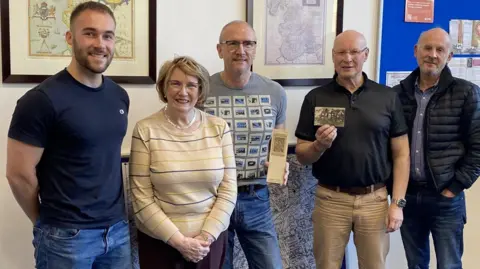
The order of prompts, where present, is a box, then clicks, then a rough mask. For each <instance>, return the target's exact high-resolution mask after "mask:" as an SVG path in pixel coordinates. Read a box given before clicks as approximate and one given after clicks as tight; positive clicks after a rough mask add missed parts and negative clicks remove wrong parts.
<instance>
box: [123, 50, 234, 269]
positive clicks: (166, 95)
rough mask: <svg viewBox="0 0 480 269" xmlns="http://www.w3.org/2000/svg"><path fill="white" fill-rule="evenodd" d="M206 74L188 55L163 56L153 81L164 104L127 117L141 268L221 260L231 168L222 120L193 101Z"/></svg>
mask: <svg viewBox="0 0 480 269" xmlns="http://www.w3.org/2000/svg"><path fill="white" fill-rule="evenodd" d="M208 80H209V76H208V72H207V71H206V69H205V68H204V67H203V66H201V65H200V64H198V63H197V62H196V61H195V60H193V59H192V58H189V57H178V58H175V59H174V60H173V61H168V62H166V63H165V64H164V65H163V66H162V68H161V70H160V73H159V77H158V81H157V91H158V94H159V96H160V99H161V100H162V101H163V102H164V103H166V105H165V106H164V107H163V108H162V109H160V110H159V111H158V112H156V113H154V114H153V115H151V116H148V117H147V118H145V119H142V120H140V121H139V122H138V123H137V124H136V125H135V128H134V131H133V136H132V148H131V155H130V169H129V171H130V188H131V195H132V204H133V208H134V213H135V221H136V225H137V228H138V245H139V259H140V267H141V268H142V269H148V268H155V269H159V268H209V269H210V268H221V267H222V264H223V259H224V256H225V246H226V242H227V233H226V232H225V231H226V230H227V228H228V225H229V221H230V215H231V214H232V211H233V208H234V206H235V203H236V199H237V184H236V170H235V158H234V153H233V145H232V136H231V133H230V128H229V126H228V124H227V123H226V122H225V120H223V119H221V118H218V117H215V116H211V115H209V114H206V113H205V112H203V111H201V110H200V109H198V107H201V106H202V105H203V102H204V101H205V99H206V95H207V93H208V89H209V82H208Z"/></svg>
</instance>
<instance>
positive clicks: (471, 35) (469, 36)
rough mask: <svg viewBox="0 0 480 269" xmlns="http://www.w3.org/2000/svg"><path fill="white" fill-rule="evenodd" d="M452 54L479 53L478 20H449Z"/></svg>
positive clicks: (479, 29)
mask: <svg viewBox="0 0 480 269" xmlns="http://www.w3.org/2000/svg"><path fill="white" fill-rule="evenodd" d="M449 32H450V33H449V34H450V38H451V40H452V46H453V54H480V20H459V19H455V20H450V24H449Z"/></svg>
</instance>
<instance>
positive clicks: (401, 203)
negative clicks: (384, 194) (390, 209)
mask: <svg viewBox="0 0 480 269" xmlns="http://www.w3.org/2000/svg"><path fill="white" fill-rule="evenodd" d="M392 203H394V204H396V205H397V206H398V207H400V208H404V207H405V206H406V205H407V200H405V199H403V198H400V199H397V198H393V199H392Z"/></svg>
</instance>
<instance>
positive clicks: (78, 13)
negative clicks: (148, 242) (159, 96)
mask: <svg viewBox="0 0 480 269" xmlns="http://www.w3.org/2000/svg"><path fill="white" fill-rule="evenodd" d="M115 25H116V23H115V19H114V16H113V13H112V11H111V10H110V9H109V8H108V7H107V6H105V5H103V4H100V3H96V2H86V3H83V4H80V5H78V6H77V7H76V8H75V9H74V10H73V12H72V14H71V18H70V31H68V32H67V33H66V41H67V42H68V44H69V45H71V46H72V60H71V63H70V64H69V66H68V67H67V68H65V69H64V70H62V71H60V72H58V73H57V74H55V75H53V76H52V77H50V78H48V79H47V80H45V81H44V82H42V83H41V84H39V85H38V86H37V87H35V88H34V89H32V90H30V91H28V92H27V93H26V94H25V95H24V96H22V97H21V98H20V99H19V100H18V103H17V106H16V108H15V111H14V113H13V118H12V121H11V125H10V129H9V132H8V137H9V139H8V146H7V148H8V150H7V152H8V153H7V178H8V182H9V184H10V187H11V189H12V191H13V194H14V196H15V198H16V200H17V202H18V203H19V205H20V206H21V208H22V209H23V211H24V212H25V214H26V215H27V216H28V218H29V219H30V220H31V221H32V223H33V224H34V228H33V235H34V239H33V245H34V247H35V261H36V268H38V269H43V268H53V267H51V266H54V267H55V268H81V269H83V268H102V269H106V268H112V269H113V268H115V269H119V268H120V269H123V268H131V259H130V242H129V238H130V237H129V232H128V224H127V221H126V216H125V205H124V196H123V184H122V177H121V167H120V165H121V160H120V148H121V144H122V140H123V137H124V136H125V133H126V130H127V115H128V109H129V103H130V101H129V98H128V95H127V93H126V92H125V90H124V89H123V88H121V87H120V86H119V85H117V84H116V83H114V82H113V81H112V80H110V79H108V78H106V77H104V76H103V75H102V73H103V72H104V71H105V70H106V69H107V67H108V66H109V65H110V63H111V61H112V58H113V55H114V45H115ZM47 261H48V264H47Z"/></svg>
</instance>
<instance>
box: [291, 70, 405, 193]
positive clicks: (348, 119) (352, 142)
mask: <svg viewBox="0 0 480 269" xmlns="http://www.w3.org/2000/svg"><path fill="white" fill-rule="evenodd" d="M363 76H364V83H363V85H362V86H361V87H360V88H359V89H358V90H356V91H355V92H354V93H353V94H352V93H350V91H348V90H347V89H345V88H344V87H342V86H340V85H339V84H338V83H337V82H336V76H334V77H333V80H332V82H330V83H329V84H326V85H324V86H321V87H318V88H315V89H313V90H311V91H310V92H309V93H308V94H307V95H306V96H305V100H304V101H303V104H302V109H301V111H300V119H299V122H298V125H297V129H296V131H295V136H296V137H297V138H299V139H302V140H307V141H314V140H315V132H316V131H317V129H318V128H319V127H320V126H314V112H315V107H339V108H345V124H344V127H337V138H336V139H335V140H334V141H333V143H332V146H331V147H330V148H329V149H327V150H326V151H325V153H324V154H323V155H322V156H321V157H320V159H319V160H318V161H317V162H315V163H313V167H312V170H313V176H315V178H317V179H318V183H319V184H327V185H332V186H340V187H363V186H368V185H371V184H376V183H386V181H387V180H388V179H389V178H390V176H391V175H392V157H391V146H390V139H391V138H393V137H397V136H401V135H404V134H406V133H407V131H408V128H407V125H406V124H405V119H404V116H403V111H402V107H401V103H400V100H399V99H398V97H397V94H396V93H395V92H394V91H393V90H392V89H391V88H389V87H387V86H383V85H380V84H378V83H376V82H374V81H371V80H369V79H368V77H367V75H366V74H365V73H364V74H363Z"/></svg>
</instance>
